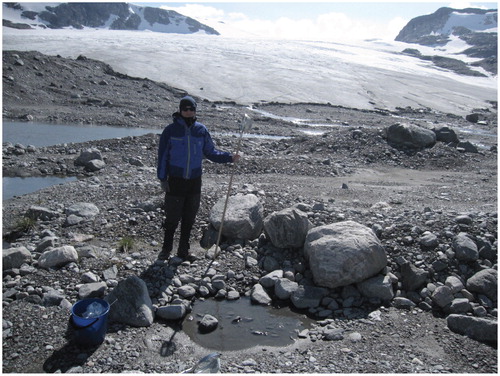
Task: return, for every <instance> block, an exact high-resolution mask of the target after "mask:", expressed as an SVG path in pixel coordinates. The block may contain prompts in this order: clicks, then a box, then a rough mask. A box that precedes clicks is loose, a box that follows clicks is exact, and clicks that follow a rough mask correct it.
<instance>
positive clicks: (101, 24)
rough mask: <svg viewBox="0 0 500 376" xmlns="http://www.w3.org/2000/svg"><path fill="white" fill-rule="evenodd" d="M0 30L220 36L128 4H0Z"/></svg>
mask: <svg viewBox="0 0 500 376" xmlns="http://www.w3.org/2000/svg"><path fill="white" fill-rule="evenodd" d="M3 18H4V19H3V26H6V27H12V28H17V29H31V28H51V29H61V28H65V27H73V28H76V29H82V28H85V27H88V28H103V29H110V30H149V31H155V32H162V33H178V34H192V33H197V32H202V33H205V34H213V35H219V33H218V32H217V31H216V30H215V29H213V28H211V27H209V26H206V25H203V24H201V23H200V22H198V21H196V20H194V19H192V18H190V17H186V16H183V15H181V14H179V13H177V12H175V11H171V10H165V9H160V8H153V7H140V6H136V5H131V4H128V3H62V4H52V3H51V4H48V3H3Z"/></svg>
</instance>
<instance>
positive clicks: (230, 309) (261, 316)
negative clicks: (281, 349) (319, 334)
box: [182, 298, 312, 351]
mask: <svg viewBox="0 0 500 376" xmlns="http://www.w3.org/2000/svg"><path fill="white" fill-rule="evenodd" d="M206 314H209V315H212V316H214V317H215V318H216V319H217V320H218V321H219V325H218V326H217V328H216V329H215V330H214V331H212V332H210V333H206V334H202V333H200V332H199V331H198V323H199V321H201V319H202V318H203V316H204V315H206ZM311 323H312V321H311V320H310V319H308V318H307V316H305V315H303V314H298V313H295V312H293V311H291V310H290V308H287V307H283V308H273V307H266V306H261V305H256V304H252V302H251V300H250V298H240V299H237V300H232V301H230V300H214V299H207V300H203V301H197V302H196V303H194V305H193V311H192V312H191V314H190V315H188V316H187V318H186V319H185V320H184V323H183V328H182V329H183V330H184V332H185V333H186V334H187V335H189V337H190V338H191V339H192V340H193V341H194V342H196V343H198V344H199V345H201V346H203V347H206V348H209V349H213V350H218V351H232V350H242V349H247V348H250V347H253V346H287V345H290V344H292V343H293V342H294V341H295V340H296V339H297V338H298V333H299V332H301V331H302V330H304V329H309V328H310V327H311Z"/></svg>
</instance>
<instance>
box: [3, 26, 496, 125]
mask: <svg viewBox="0 0 500 376" xmlns="http://www.w3.org/2000/svg"><path fill="white" fill-rule="evenodd" d="M2 42H3V49H4V50H25V51H28V50H36V51H40V52H41V53H44V54H48V55H61V56H64V57H71V58H76V57H78V56H79V55H84V56H86V57H88V58H92V59H97V60H101V61H103V62H106V63H108V64H109V65H111V66H112V67H113V69H115V70H116V71H119V72H121V73H125V74H128V75H130V76H132V77H140V78H149V79H151V80H154V81H159V82H163V83H166V84H168V85H171V86H173V87H176V88H179V89H182V90H185V91H187V92H188V93H190V94H191V95H194V96H197V97H200V98H204V99H207V100H210V101H235V102H237V103H240V104H246V105H250V104H253V103H258V102H271V101H274V102H283V103H298V102H308V103H331V104H332V105H339V106H345V107H351V108H359V109H375V108H384V109H394V108H396V107H407V106H411V107H413V108H431V109H434V110H437V111H441V112H445V113H453V114H457V115H466V114H468V113H470V112H471V111H472V110H473V109H475V108H488V107H489V106H490V105H489V103H488V101H496V100H497V78H496V76H492V75H490V74H488V76H487V77H469V76H460V75H458V74H455V73H453V72H449V71H445V70H442V69H439V68H436V67H435V66H433V65H432V63H431V62H429V61H422V60H419V59H416V58H413V57H411V56H406V55H402V54H400V52H401V51H402V50H404V49H405V48H418V49H420V50H422V52H423V53H425V54H427V53H429V52H431V51H427V50H426V51H423V47H422V46H417V45H411V44H407V43H402V42H393V41H384V40H370V41H366V40H365V41H359V42H352V41H351V42H327V41H304V40H300V41H298V40H296V41H294V40H278V39H257V38H234V37H228V36H220V35H219V36H215V35H206V34H203V33H198V34H166V33H155V32H148V31H116V30H99V29H90V28H88V29H83V30H75V29H63V30H52V29H46V30H17V29H12V28H7V27H3V35H2ZM432 52H433V53H434V54H441V55H443V54H446V51H444V50H443V49H440V50H439V51H438V50H434V51H432ZM456 52H457V51H454V53H456ZM454 57H455V58H456V55H454ZM477 70H479V71H481V72H482V73H485V74H487V72H485V71H484V70H482V69H481V68H477Z"/></svg>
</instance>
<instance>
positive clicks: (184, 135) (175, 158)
mask: <svg viewBox="0 0 500 376" xmlns="http://www.w3.org/2000/svg"><path fill="white" fill-rule="evenodd" d="M173 118H174V122H173V123H172V124H170V125H168V126H167V127H165V129H164V130H163V132H162V134H161V137H160V145H159V147H158V169H157V175H158V179H160V180H166V179H167V178H168V177H169V176H175V177H181V178H184V179H193V178H197V177H200V176H201V174H202V166H201V165H202V160H203V157H206V158H208V159H209V160H211V161H212V162H216V163H229V162H232V161H233V158H232V155H231V154H230V153H227V152H224V151H220V150H217V149H216V148H215V146H214V143H213V141H212V138H211V137H210V134H209V133H208V130H207V128H206V127H205V126H204V125H203V124H201V123H199V122H197V121H196V122H195V123H194V124H193V125H191V126H189V127H188V125H187V124H186V122H185V121H184V119H183V118H182V117H181V116H180V114H179V113H178V112H176V113H175V114H174V115H173Z"/></svg>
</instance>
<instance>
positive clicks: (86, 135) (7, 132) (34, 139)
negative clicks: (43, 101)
mask: <svg viewBox="0 0 500 376" xmlns="http://www.w3.org/2000/svg"><path fill="white" fill-rule="evenodd" d="M161 132H162V129H148V128H125V127H108V126H92V125H62V124H44V123H37V122H16V121H4V122H3V127H2V142H11V143H13V144H17V143H19V144H23V145H34V146H50V145H58V144H64V143H70V142H85V141H93V140H105V139H110V138H118V137H127V136H141V135H144V134H148V133H158V134H159V133H161Z"/></svg>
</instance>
